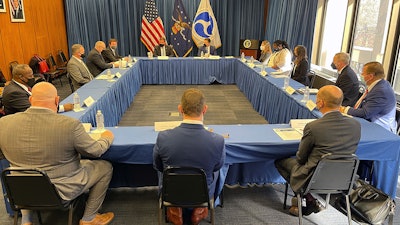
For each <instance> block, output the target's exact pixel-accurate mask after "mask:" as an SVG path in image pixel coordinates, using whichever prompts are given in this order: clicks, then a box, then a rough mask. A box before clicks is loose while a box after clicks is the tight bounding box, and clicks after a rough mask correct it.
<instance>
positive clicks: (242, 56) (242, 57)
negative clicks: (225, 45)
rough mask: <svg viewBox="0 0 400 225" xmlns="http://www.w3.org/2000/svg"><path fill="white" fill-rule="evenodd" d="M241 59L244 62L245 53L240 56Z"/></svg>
mask: <svg viewBox="0 0 400 225" xmlns="http://www.w3.org/2000/svg"><path fill="white" fill-rule="evenodd" d="M240 58H241V59H242V61H244V60H245V59H244V52H242V54H240Z"/></svg>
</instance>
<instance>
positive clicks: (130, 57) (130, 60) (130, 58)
mask: <svg viewBox="0 0 400 225" xmlns="http://www.w3.org/2000/svg"><path fill="white" fill-rule="evenodd" d="M131 62H132V56H131V55H128V63H131Z"/></svg>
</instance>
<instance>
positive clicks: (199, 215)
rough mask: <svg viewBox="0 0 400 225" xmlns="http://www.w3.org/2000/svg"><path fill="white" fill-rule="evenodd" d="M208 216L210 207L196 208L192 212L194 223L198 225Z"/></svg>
mask: <svg viewBox="0 0 400 225" xmlns="http://www.w3.org/2000/svg"><path fill="white" fill-rule="evenodd" d="M207 216H208V208H205V207H201V208H194V209H193V213H192V224H193V225H198V224H199V223H200V221H202V220H203V219H205V218H207Z"/></svg>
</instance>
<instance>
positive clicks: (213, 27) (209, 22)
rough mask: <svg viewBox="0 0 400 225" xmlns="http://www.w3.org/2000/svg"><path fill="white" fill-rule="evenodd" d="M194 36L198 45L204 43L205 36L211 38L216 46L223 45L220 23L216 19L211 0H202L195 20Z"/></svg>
mask: <svg viewBox="0 0 400 225" xmlns="http://www.w3.org/2000/svg"><path fill="white" fill-rule="evenodd" d="M192 38H193V41H194V43H195V44H196V45H197V47H199V46H201V45H203V43H204V39H205V38H210V39H211V44H212V45H214V46H215V48H219V47H221V45H222V44H221V37H220V36H219V31H218V24H217V20H216V19H215V16H214V13H213V10H212V8H211V5H210V0H201V2H200V5H199V9H198V10H197V13H196V16H195V17H194V20H193V27H192Z"/></svg>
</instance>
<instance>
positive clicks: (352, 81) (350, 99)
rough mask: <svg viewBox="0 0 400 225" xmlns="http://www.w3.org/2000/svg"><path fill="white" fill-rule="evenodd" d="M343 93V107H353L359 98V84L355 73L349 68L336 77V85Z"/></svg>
mask: <svg viewBox="0 0 400 225" xmlns="http://www.w3.org/2000/svg"><path fill="white" fill-rule="evenodd" d="M335 85H336V86H338V87H339V88H340V89H342V91H343V97H344V98H343V103H342V105H343V106H351V107H353V106H354V104H356V102H357V100H358V97H359V93H360V92H359V89H360V87H359V82H358V78H357V75H356V73H354V71H353V70H352V69H351V67H350V66H348V65H347V66H346V67H345V68H343V70H342V73H341V74H340V75H339V76H338V78H337V80H336V83H335Z"/></svg>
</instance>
